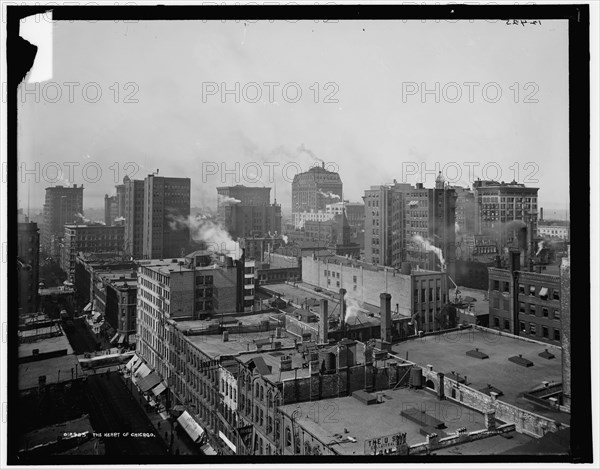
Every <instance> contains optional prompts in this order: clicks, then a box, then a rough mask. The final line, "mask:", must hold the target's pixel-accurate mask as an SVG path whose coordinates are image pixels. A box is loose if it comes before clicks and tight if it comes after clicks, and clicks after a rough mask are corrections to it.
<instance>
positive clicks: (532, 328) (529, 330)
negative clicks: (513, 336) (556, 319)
mask: <svg viewBox="0 0 600 469" xmlns="http://www.w3.org/2000/svg"><path fill="white" fill-rule="evenodd" d="M494 327H495V328H497V329H500V318H499V317H497V316H494ZM502 328H503V329H505V330H507V331H510V321H509V320H508V319H504V320H503V321H502ZM519 330H520V331H521V332H522V333H524V334H528V335H531V336H533V337H543V338H544V339H551V340H555V341H557V342H560V329H559V328H557V327H553V328H552V327H548V326H543V325H541V324H536V323H534V322H530V323H527V322H525V321H519ZM550 331H552V332H550ZM538 332H539V333H540V334H538ZM551 334H552V335H551Z"/></svg>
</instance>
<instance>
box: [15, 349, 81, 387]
mask: <svg viewBox="0 0 600 469" xmlns="http://www.w3.org/2000/svg"><path fill="white" fill-rule="evenodd" d="M76 365H79V361H78V360H77V357H76V356H75V355H73V354H69V355H63V356H60V357H55V358H48V359H47V360H39V361H36V362H29V363H22V364H20V365H19V390H23V389H30V388H35V387H37V386H38V383H39V381H38V380H39V377H40V376H42V375H45V376H46V384H47V385H48V384H56V383H57V382H58V381H59V380H60V381H61V382H62V381H66V380H70V379H71V368H73V370H75V366H76ZM59 370H60V375H59ZM78 373H79V376H81V375H82V371H81V368H79V370H78Z"/></svg>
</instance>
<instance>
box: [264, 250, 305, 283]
mask: <svg viewBox="0 0 600 469" xmlns="http://www.w3.org/2000/svg"><path fill="white" fill-rule="evenodd" d="M255 277H256V284H257V285H268V284H270V283H283V282H297V281H299V280H300V279H301V278H302V258H301V257H296V256H284V255H283V254H276V253H273V252H265V253H264V257H263V261H262V262H257V263H256V275H255Z"/></svg>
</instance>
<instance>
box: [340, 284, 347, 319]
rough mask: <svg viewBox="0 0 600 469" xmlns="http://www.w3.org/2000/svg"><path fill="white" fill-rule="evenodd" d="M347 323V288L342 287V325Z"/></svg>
mask: <svg viewBox="0 0 600 469" xmlns="http://www.w3.org/2000/svg"><path fill="white" fill-rule="evenodd" d="M345 324H346V289H345V288H340V327H342V328H344V327H345Z"/></svg>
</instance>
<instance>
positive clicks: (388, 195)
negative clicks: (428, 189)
mask: <svg viewBox="0 0 600 469" xmlns="http://www.w3.org/2000/svg"><path fill="white" fill-rule="evenodd" d="M410 189H412V186H411V185H410V184H399V183H397V182H396V181H395V180H394V183H393V184H391V185H383V186H371V188H370V189H368V190H366V191H365V195H364V197H363V200H364V208H365V219H364V230H365V241H364V242H365V251H364V252H365V254H364V256H365V261H366V262H369V263H371V264H378V265H386V266H393V267H400V266H401V265H402V239H403V227H404V223H403V215H404V213H403V210H402V193H403V192H404V191H407V190H410Z"/></svg>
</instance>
